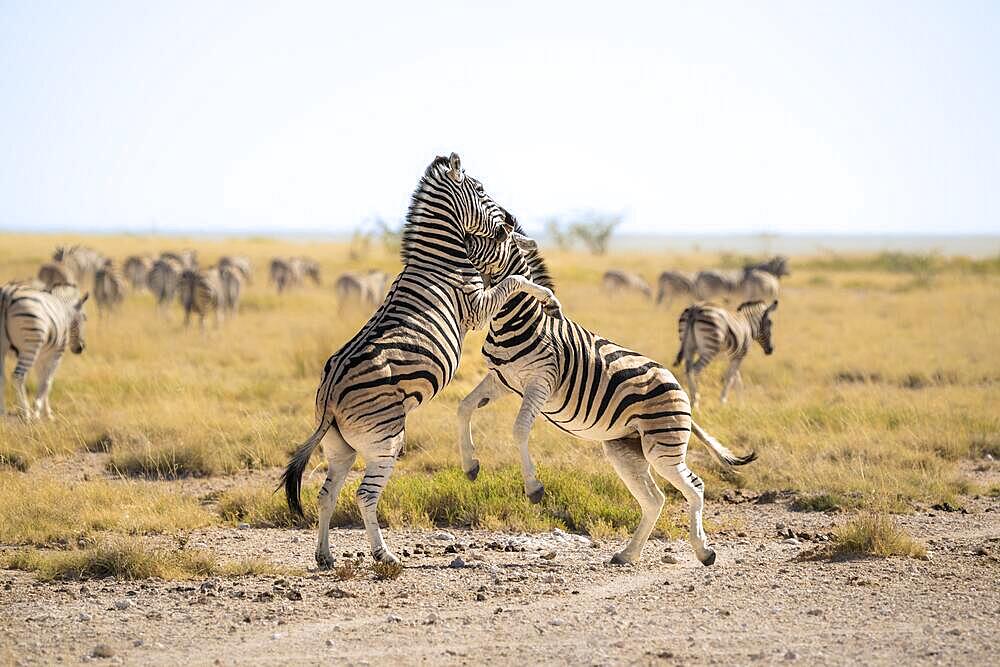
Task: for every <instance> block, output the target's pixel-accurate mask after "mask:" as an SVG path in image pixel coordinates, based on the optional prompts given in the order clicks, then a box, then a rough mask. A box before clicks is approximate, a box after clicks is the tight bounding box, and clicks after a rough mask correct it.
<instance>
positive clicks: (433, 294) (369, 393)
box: [282, 153, 559, 568]
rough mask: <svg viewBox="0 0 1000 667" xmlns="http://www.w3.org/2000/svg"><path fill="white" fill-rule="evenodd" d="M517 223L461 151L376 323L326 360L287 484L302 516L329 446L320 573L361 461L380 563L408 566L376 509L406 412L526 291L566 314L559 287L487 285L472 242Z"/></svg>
mask: <svg viewBox="0 0 1000 667" xmlns="http://www.w3.org/2000/svg"><path fill="white" fill-rule="evenodd" d="M508 220H511V218H510V215H509V214H508V213H507V212H506V211H504V210H503V209H502V208H501V207H500V206H499V205H498V204H496V203H495V202H494V201H493V200H492V199H491V198H490V197H489V196H488V195H487V194H486V192H485V191H484V190H483V186H482V185H481V184H480V183H479V181H477V180H476V179H474V178H472V177H471V176H468V175H466V174H465V173H464V172H463V170H462V167H461V162H460V160H459V158H458V156H457V155H455V154H454V153H452V155H451V157H450V158H443V157H438V158H436V159H435V160H434V161H433V162H432V163H431V164H430V165H429V166H428V167H427V169H426V171H425V172H424V175H423V177H422V178H421V180H420V183H419V184H418V186H417V189H416V191H415V192H414V193H413V196H412V198H411V201H410V207H409V210H408V212H407V218H406V224H405V226H404V229H403V235H402V239H401V259H402V262H403V270H402V271H401V272H400V274H399V275H398V276H397V277H396V280H395V281H394V282H393V284H392V286H391V287H390V289H389V293H388V294H387V295H386V298H385V300H384V301H383V302H382V305H381V306H379V308H378V310H377V311H376V312H375V313H374V314H373V315H372V317H371V319H369V320H368V322H367V323H366V324H365V325H364V326H363V327H362V328H361V330H360V331H359V332H358V333H357V334H356V335H355V336H354V337H353V338H352V339H351V340H349V341H348V342H347V343H346V344H345V345H344V346H343V347H342V348H341V349H340V350H339V351H338V352H336V353H335V354H334V355H333V356H331V357H330V358H329V360H328V361H327V362H326V365H325V366H324V368H323V378H322V381H321V382H320V385H319V389H318V391H317V392H316V419H317V421H318V423H319V425H318V427H317V428H316V431H315V432H314V433H313V434H312V436H310V437H309V439H308V440H306V442H305V443H304V444H302V445H301V446H300V447H299V448H298V449H297V450H296V451H295V453H294V454H293V455H292V458H291V460H290V461H289V463H288V466H287V468H286V469H285V472H284V474H283V475H282V484H283V485H284V489H285V495H286V498H287V501H288V507H289V509H290V510H291V511H292V512H293V513H294V514H296V515H300V516H301V514H302V506H301V500H300V491H301V483H302V472H303V470H305V468H306V466H307V465H308V463H309V458H310V456H311V455H312V452H313V450H314V449H315V448H316V446H317V445H318V444H319V443H320V442H321V441H322V443H323V450H324V453H325V455H326V457H327V461H328V470H327V475H326V481H325V482H324V483H323V487H322V489H321V490H320V493H319V539H318V542H317V546H316V562H317V563H318V565H319V566H320V567H322V568H327V567H330V566H331V565H332V564H333V556H332V555H331V553H330V544H329V530H330V518H331V517H332V515H333V510H334V506H335V505H336V502H337V497H338V495H339V494H340V490H341V488H342V486H343V484H344V480H345V478H346V476H347V473H348V471H349V470H350V469H351V466H352V465H353V464H354V460H355V458H356V456H357V455H358V454H359V453H360V454H361V455H362V456H363V457H364V459H365V475H364V478H363V479H362V480H361V485H360V486H359V487H358V491H357V502H358V507H359V509H360V511H361V516H362V518H363V520H364V524H365V529H366V531H367V533H368V539H369V541H370V543H371V550H372V556H373V557H374V558H375V559H376V560H377V561H381V562H393V563H398V562H399V559H398V558H397V557H396V556H395V555H394V554H393V553H392V552H391V551H390V550H389V548H388V547H387V546H386V544H385V542H384V540H383V539H382V532H381V530H380V529H379V524H378V519H377V516H376V506H377V505H378V501H379V497H380V496H381V494H382V490H383V488H384V487H385V484H386V482H387V481H388V479H389V476H390V475H391V473H392V469H393V466H394V465H395V463H396V458H397V457H398V454H399V452H400V450H401V449H402V447H403V443H404V428H405V422H406V416H407V414H408V413H409V412H410V411H412V410H414V409H415V408H417V407H419V406H420V405H422V404H424V403H426V402H427V401H429V400H431V399H432V398H433V397H434V396H435V395H436V394H437V393H438V392H440V391H441V390H442V389H444V387H445V386H446V385H447V384H448V383H449V382H450V381H451V379H452V378H453V377H454V376H455V372H456V370H457V369H458V362H459V359H460V357H461V353H462V341H463V339H464V338H465V335H466V333H467V332H468V331H469V330H470V329H473V328H477V327H481V326H483V325H484V324H485V323H486V321H488V320H489V318H490V317H492V316H493V314H495V313H496V312H497V310H499V308H500V307H501V306H502V305H503V304H504V302H506V300H507V299H508V298H509V297H510V296H511V295H513V294H515V293H519V292H520V293H527V294H530V295H531V298H533V299H537V300H539V301H540V302H542V303H543V304H545V307H546V308H547V309H548V310H549V311H550V312H554V313H556V312H558V311H559V302H558V301H557V300H556V298H555V296H554V295H553V294H552V292H551V290H549V289H547V288H544V287H541V286H538V285H535V284H533V283H531V282H529V281H528V280H526V279H525V278H524V277H522V276H511V277H510V278H508V279H507V280H504V281H502V282H500V283H499V284H497V285H495V286H494V287H491V288H484V286H483V281H482V278H481V277H480V275H479V272H478V271H477V270H476V268H475V267H474V266H473V265H472V264H471V263H470V262H469V260H468V258H467V257H466V252H465V244H464V239H463V237H464V236H465V235H467V234H477V235H498V236H504V235H506V234H508V233H509V231H510V229H511V227H510V225H509V223H508Z"/></svg>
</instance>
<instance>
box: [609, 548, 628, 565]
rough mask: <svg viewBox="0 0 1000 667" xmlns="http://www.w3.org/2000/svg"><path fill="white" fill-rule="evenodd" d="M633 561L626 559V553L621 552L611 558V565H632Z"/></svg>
mask: <svg viewBox="0 0 1000 667" xmlns="http://www.w3.org/2000/svg"><path fill="white" fill-rule="evenodd" d="M631 564H632V560H631V559H629V558H626V557H625V555H624V553H623V552H621V551H619V552H618V553H616V554H615V555H614V556H612V557H611V565H631Z"/></svg>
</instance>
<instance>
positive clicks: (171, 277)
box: [146, 257, 184, 315]
mask: <svg viewBox="0 0 1000 667" xmlns="http://www.w3.org/2000/svg"><path fill="white" fill-rule="evenodd" d="M182 271H184V267H183V266H182V265H181V263H180V262H179V261H177V260H175V259H173V258H170V257H167V258H163V257H160V259H158V260H156V261H155V262H153V266H152V268H151V269H150V270H149V274H148V275H147V276H146V286H147V287H148V288H149V291H150V292H151V293H152V294H153V298H154V299H155V300H156V307H157V309H158V310H159V311H160V313H161V314H163V315H166V314H167V307H168V306H169V305H170V302H171V301H173V300H174V296H176V294H177V283H178V282H179V281H180V277H181V272H182Z"/></svg>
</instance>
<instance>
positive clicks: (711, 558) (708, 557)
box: [701, 549, 715, 567]
mask: <svg viewBox="0 0 1000 667" xmlns="http://www.w3.org/2000/svg"><path fill="white" fill-rule="evenodd" d="M714 563H715V549H708V553H707V554H705V557H704V558H702V559H701V564H702V565H704V566H705V567H708V566H709V565H713V564H714Z"/></svg>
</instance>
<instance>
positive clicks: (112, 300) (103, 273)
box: [94, 259, 126, 317]
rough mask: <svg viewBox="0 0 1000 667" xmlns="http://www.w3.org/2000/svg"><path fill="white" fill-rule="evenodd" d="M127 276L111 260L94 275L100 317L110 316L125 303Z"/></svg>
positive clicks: (95, 294) (105, 262) (106, 261)
mask: <svg viewBox="0 0 1000 667" xmlns="http://www.w3.org/2000/svg"><path fill="white" fill-rule="evenodd" d="M125 289H126V283H125V276H123V275H122V274H121V272H120V271H118V268H117V267H116V266H115V264H114V262H113V261H112V260H110V259H107V260H105V261H104V265H103V266H101V268H99V269H98V270H97V273H95V274H94V300H95V301H96V302H97V313H98V315H99V316H100V317H104V316H106V315H110V314H111V313H113V312H114V311H115V309H117V308H118V306H120V305H121V304H122V302H124V301H125Z"/></svg>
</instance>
